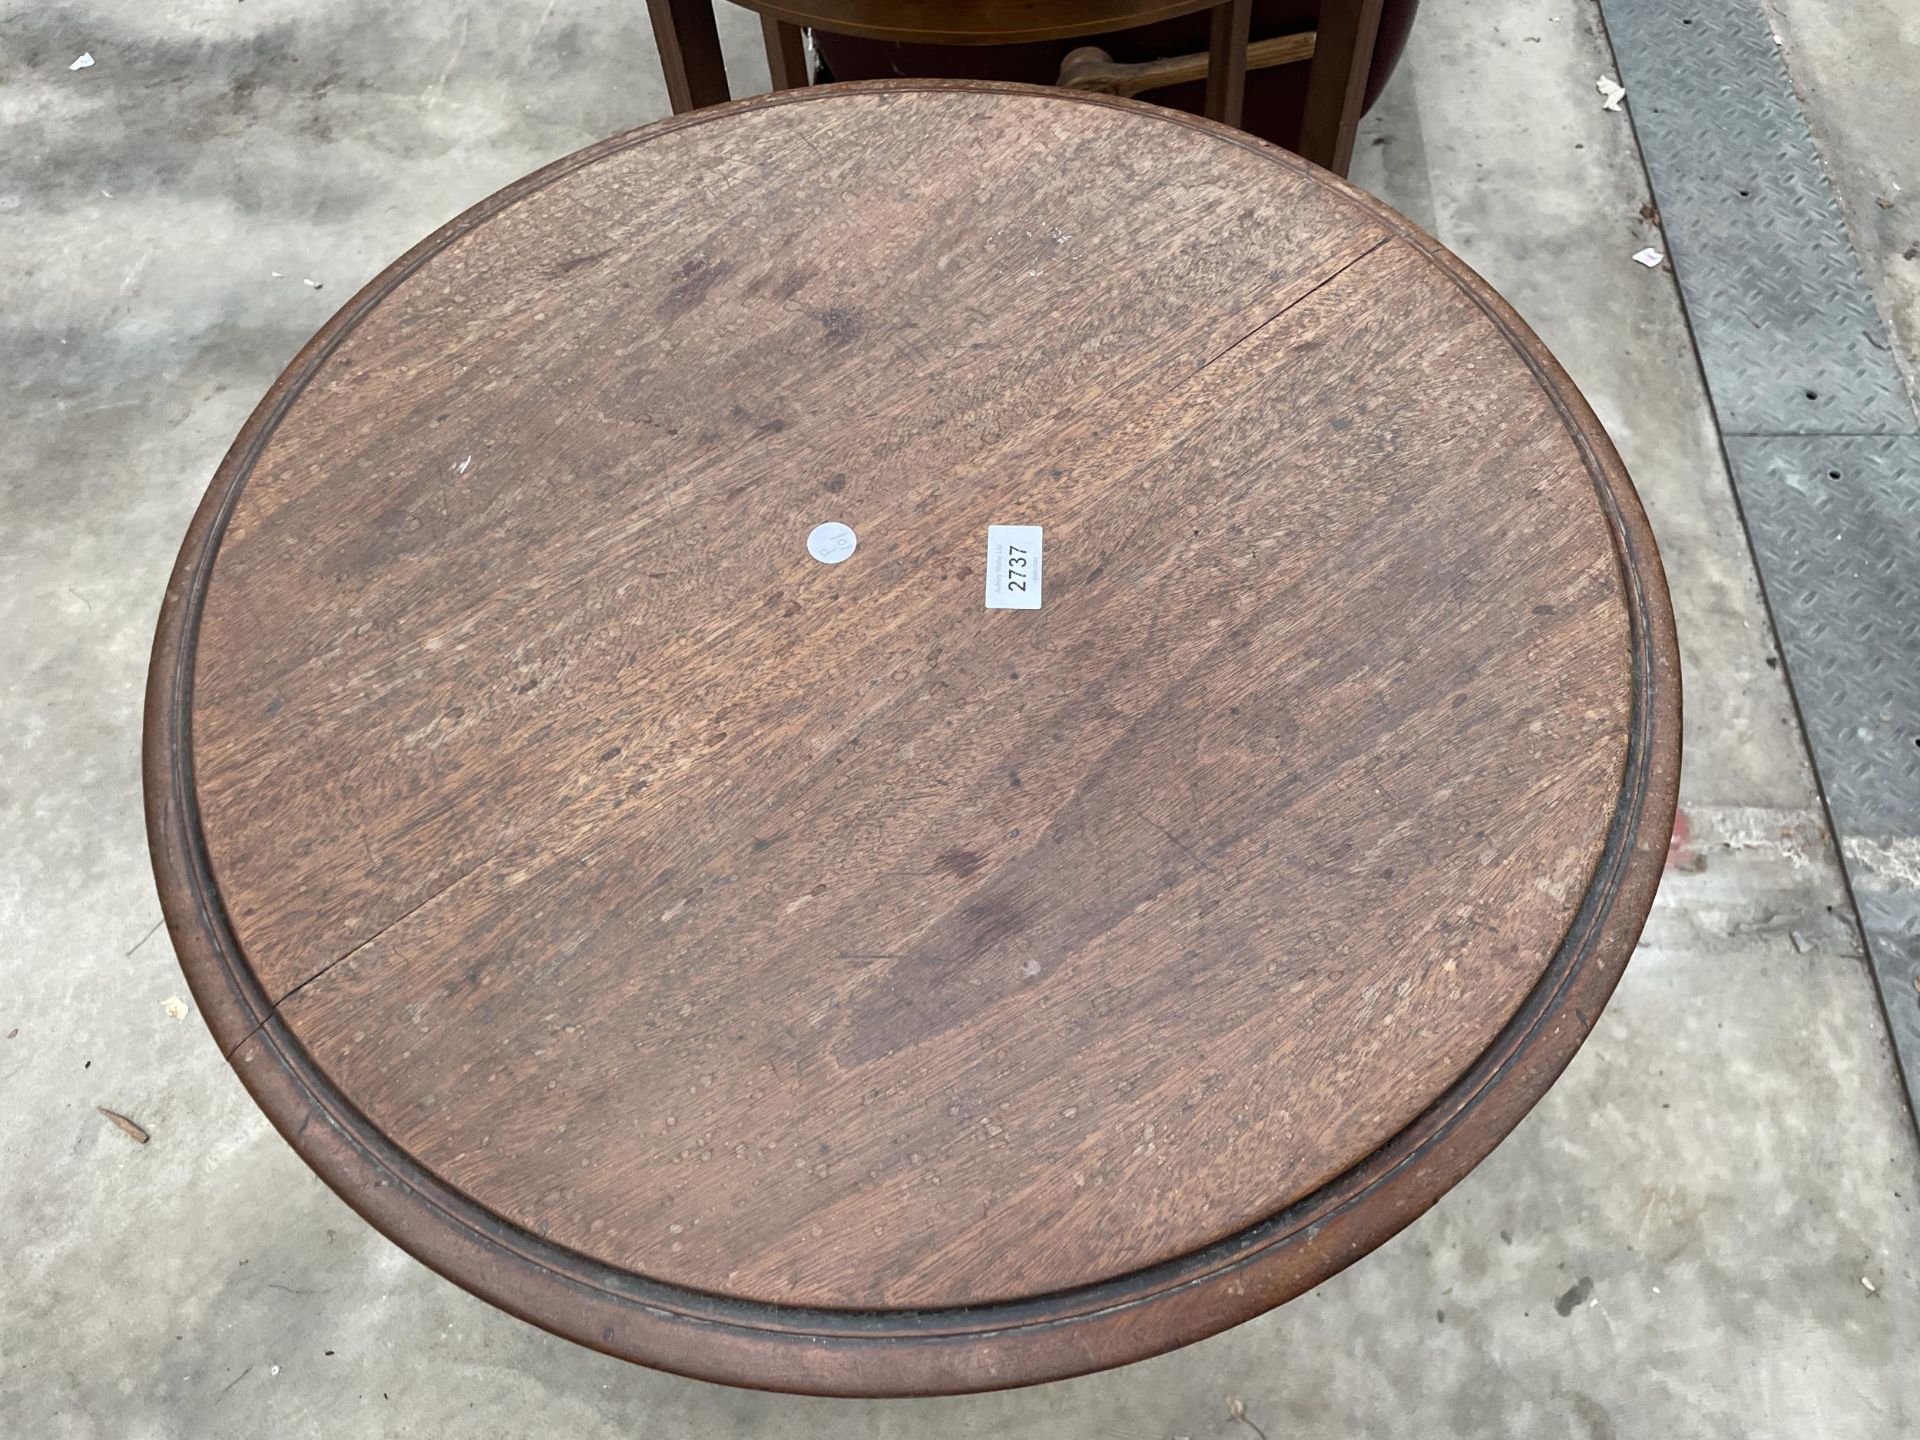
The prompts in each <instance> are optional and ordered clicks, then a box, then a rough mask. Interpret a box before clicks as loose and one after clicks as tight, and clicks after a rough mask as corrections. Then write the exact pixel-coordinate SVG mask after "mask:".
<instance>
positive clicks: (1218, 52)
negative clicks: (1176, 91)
mask: <svg viewBox="0 0 1920 1440" xmlns="http://www.w3.org/2000/svg"><path fill="white" fill-rule="evenodd" d="M1377 8H1378V7H1377V4H1376V9H1377ZM1252 19H1253V0H1226V3H1225V4H1222V5H1216V6H1214V9H1213V24H1212V27H1211V28H1210V29H1209V31H1208V35H1207V118H1208V119H1209V120H1218V121H1220V122H1221V123H1223V124H1226V125H1233V126H1236V127H1237V126H1238V125H1239V124H1240V110H1241V105H1242V103H1243V102H1244V101H1245V99H1246V94H1247V27H1248V25H1249V24H1250V23H1251V21H1252Z"/></svg>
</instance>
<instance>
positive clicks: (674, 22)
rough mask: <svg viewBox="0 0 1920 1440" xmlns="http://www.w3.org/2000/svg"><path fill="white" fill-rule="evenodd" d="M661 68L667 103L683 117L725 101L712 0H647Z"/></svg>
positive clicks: (723, 67) (723, 70)
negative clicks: (664, 73)
mask: <svg viewBox="0 0 1920 1440" xmlns="http://www.w3.org/2000/svg"><path fill="white" fill-rule="evenodd" d="M647 14H648V15H650V16H651V17H652V19H653V39H654V43H655V44H657V45H658V46H659V47H660V68H661V69H662V70H663V71H665V72H666V77H667V103H668V104H670V105H672V106H673V113H674V114H676V115H684V114H686V112H687V111H689V110H698V109H700V108H702V107H703V106H707V105H718V104H720V102H721V101H723V100H725V99H726V98H727V67H726V63H725V62H724V61H723V60H721V58H720V27H719V25H718V24H716V23H715V21H714V18H713V0H647Z"/></svg>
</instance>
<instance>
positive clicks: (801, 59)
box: [760, 15, 807, 90]
mask: <svg viewBox="0 0 1920 1440" xmlns="http://www.w3.org/2000/svg"><path fill="white" fill-rule="evenodd" d="M760 30H761V33H762V34H764V35H765V36H766V37H767V73H768V74H769V75H771V76H772V77H773V88H774V89H776V90H798V89H799V88H800V87H801V86H803V85H805V84H806V83H807V42H806V39H805V37H804V36H803V35H802V34H801V33H800V27H799V26H798V25H792V24H789V23H788V22H787V21H785V20H776V19H774V18H773V16H771V15H762V16H761V17H760Z"/></svg>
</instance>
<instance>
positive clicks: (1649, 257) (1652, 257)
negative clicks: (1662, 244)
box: [1633, 245, 1667, 270]
mask: <svg viewBox="0 0 1920 1440" xmlns="http://www.w3.org/2000/svg"><path fill="white" fill-rule="evenodd" d="M1633 258H1634V259H1635V260H1638V261H1639V262H1640V263H1641V264H1642V265H1644V266H1646V267H1647V269H1649V270H1652V269H1655V268H1657V267H1658V266H1659V264H1660V262H1661V261H1662V260H1664V259H1666V258H1667V257H1666V256H1665V255H1662V254H1661V253H1660V252H1659V251H1658V250H1656V249H1654V248H1653V247H1652V246H1651V245H1649V246H1647V248H1646V249H1644V250H1636V251H1634V252H1633Z"/></svg>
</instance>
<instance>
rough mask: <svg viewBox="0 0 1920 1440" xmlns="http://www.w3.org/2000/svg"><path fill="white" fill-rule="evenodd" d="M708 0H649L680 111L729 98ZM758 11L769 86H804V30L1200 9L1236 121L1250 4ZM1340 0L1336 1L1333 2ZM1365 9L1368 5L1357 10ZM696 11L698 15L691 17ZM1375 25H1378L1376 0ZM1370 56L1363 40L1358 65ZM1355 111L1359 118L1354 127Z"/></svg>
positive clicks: (1072, 20)
mask: <svg viewBox="0 0 1920 1440" xmlns="http://www.w3.org/2000/svg"><path fill="white" fill-rule="evenodd" d="M712 3H713V0H647V6H648V12H649V14H650V15H651V16H652V19H653V33H654V37H655V39H656V40H657V41H658V42H659V48H660V63H661V66H662V68H663V69H664V71H665V72H666V77H667V98H668V100H669V102H670V103H671V104H672V106H673V111H674V113H675V114H676V115H678V114H681V113H683V112H685V111H687V110H692V109H697V108H699V107H701V106H705V105H715V104H718V103H720V102H721V101H723V100H725V99H727V96H728V91H727V76H726V69H725V66H724V65H723V64H722V63H721V58H720V37H719V33H718V30H717V29H716V27H715V25H714V20H713V13H712V8H711V6H712ZM741 3H743V4H746V5H747V8H748V9H751V10H753V11H755V12H757V13H758V14H759V16H760V19H761V25H762V28H763V30H764V32H765V35H766V45H767V67H768V71H769V73H770V74H771V76H772V79H773V88H774V89H775V90H790V89H793V88H795V87H797V86H801V85H805V84H806V83H807V75H806V61H805V46H804V44H803V43H802V30H803V29H805V28H818V29H822V30H832V31H835V32H837V33H839V34H843V35H862V36H867V37H870V38H874V39H881V40H901V41H914V42H924V43H932V44H948V45H1014V44H1019V43H1022V42H1024V41H1031V40H1053V39H1063V38H1071V37H1073V36H1076V35H1098V34H1102V33H1105V32H1107V31H1110V30H1114V29H1124V28H1125V27H1127V26H1130V25H1145V24H1149V23H1152V22H1154V21H1157V20H1164V19H1167V18H1169V17H1171V16H1176V15H1190V14H1193V13H1195V12H1197V11H1201V10H1210V11H1211V12H1212V23H1211V26H1210V28H1209V45H1208V52H1207V61H1206V63H1205V64H1204V65H1203V67H1202V71H1201V74H1202V75H1203V76H1204V77H1205V78H1206V80H1207V115H1208V116H1209V117H1210V118H1212V119H1215V120H1219V121H1222V122H1224V123H1225V124H1228V125H1238V124H1239V123H1240V106H1241V102H1242V99H1243V96H1244V88H1245V82H1246V63H1247V23H1248V19H1249V17H1250V15H1251V13H1252V0H982V3H976V4H965V5H955V4H952V3H949V0H750V3H749V0H741ZM1334 3H1342V0H1334ZM1362 8H1364V7H1362ZM696 12H698V13H696ZM1373 15H1374V24H1375V27H1376V28H1377V26H1378V22H1379V6H1378V0H1373ZM1371 57H1372V48H1371V43H1370V42H1369V45H1368V48H1367V54H1366V57H1365V58H1364V59H1363V60H1362V61H1361V62H1359V63H1361V65H1362V69H1363V75H1362V84H1363V85H1364V66H1365V64H1366V63H1368V62H1370V60H1371ZM1358 118H1359V117H1358V113H1357V112H1356V113H1355V120H1356V122H1357V121H1358Z"/></svg>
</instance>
